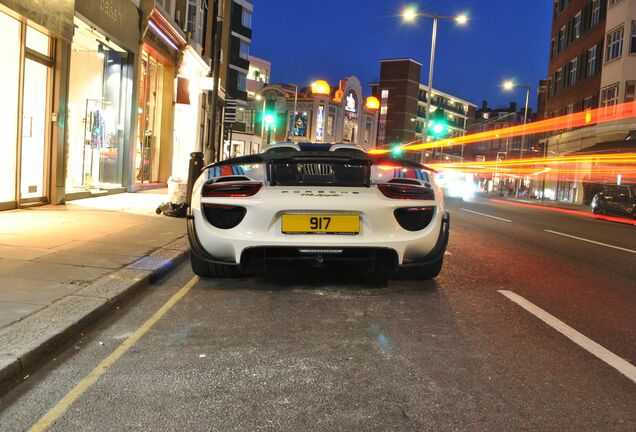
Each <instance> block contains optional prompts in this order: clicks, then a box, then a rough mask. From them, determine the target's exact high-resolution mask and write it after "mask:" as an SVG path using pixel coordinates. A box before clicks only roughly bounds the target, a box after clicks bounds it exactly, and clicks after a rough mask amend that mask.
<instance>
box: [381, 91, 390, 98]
mask: <svg viewBox="0 0 636 432" xmlns="http://www.w3.org/2000/svg"><path fill="white" fill-rule="evenodd" d="M388 98H389V91H388V90H382V99H388Z"/></svg>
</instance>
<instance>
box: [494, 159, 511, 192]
mask: <svg viewBox="0 0 636 432" xmlns="http://www.w3.org/2000/svg"><path fill="white" fill-rule="evenodd" d="M505 154H508V153H507V152H505V151H504V152H497V160H496V162H495V178H498V179H499V184H498V186H499V195H500V196H503V182H502V181H501V176H499V174H498V173H499V161H500V160H501V159H500V156H499V155H505Z"/></svg>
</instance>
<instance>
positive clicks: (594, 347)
mask: <svg viewBox="0 0 636 432" xmlns="http://www.w3.org/2000/svg"><path fill="white" fill-rule="evenodd" d="M499 293H500V294H502V295H504V296H505V297H507V298H508V299H509V300H510V301H512V302H514V303H516V304H518V305H519V306H521V307H522V308H524V309H525V310H527V311H528V312H530V313H531V314H532V315H534V316H536V317H537V318H539V319H540V320H541V321H543V322H544V323H546V324H547V325H549V326H550V327H552V328H553V329H555V330H556V331H558V332H559V333H561V334H562V335H563V336H565V337H567V338H568V339H570V340H571V341H572V342H574V343H575V344H577V345H578V346H580V347H581V348H583V349H585V350H586V351H587V352H589V353H591V354H593V355H595V356H596V357H598V358H599V359H601V360H603V361H604V362H605V363H607V364H608V365H610V366H612V367H613V368H614V369H616V370H617V371H619V372H620V373H622V374H623V375H625V376H626V377H627V378H629V379H630V380H632V381H633V382H634V383H636V366H634V365H633V364H631V363H629V362H628V361H626V360H624V359H622V358H620V357H619V356H617V355H616V354H614V353H613V352H611V351H609V350H608V349H606V348H603V347H602V346H601V345H599V344H597V343H596V342H594V341H593V340H592V339H590V338H588V337H587V336H585V335H583V334H582V333H579V332H578V331H576V330H574V329H573V328H572V327H570V326H569V325H567V324H566V323H564V322H563V321H561V320H560V319H558V318H557V317H555V316H554V315H551V314H549V313H548V312H546V311H544V310H543V309H541V308H540V307H539V306H536V305H535V304H534V303H531V302H529V301H528V300H526V299H525V298H523V297H521V296H520V295H518V294H515V293H513V292H512V291H505V290H499Z"/></svg>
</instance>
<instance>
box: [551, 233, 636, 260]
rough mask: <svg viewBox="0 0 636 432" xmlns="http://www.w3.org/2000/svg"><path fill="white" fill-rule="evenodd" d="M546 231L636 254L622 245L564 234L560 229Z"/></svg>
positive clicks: (635, 251)
mask: <svg viewBox="0 0 636 432" xmlns="http://www.w3.org/2000/svg"><path fill="white" fill-rule="evenodd" d="M544 231H545V232H549V233H551V234H556V235H560V236H563V237H570V238H573V239H577V240H581V241H584V242H588V243H594V244H597V245H600V246H605V247H608V248H612V249H618V250H622V251H625V252H630V253H633V254H636V250H632V249H625V248H622V247H619V246H613V245H610V244H607V243H601V242H597V241H594V240H588V239H585V238H582V237H577V236H573V235H570V234H564V233H561V232H558V231H552V230H544Z"/></svg>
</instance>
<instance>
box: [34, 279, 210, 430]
mask: <svg viewBox="0 0 636 432" xmlns="http://www.w3.org/2000/svg"><path fill="white" fill-rule="evenodd" d="M198 281H199V278H198V277H197V276H194V277H193V278H192V279H190V281H189V282H188V283H187V284H185V285H184V286H183V287H182V288H180V289H179V291H177V292H176V293H175V294H174V295H173V296H172V297H171V298H170V300H168V301H167V302H166V303H165V304H164V305H163V306H161V308H159V310H157V312H155V313H154V314H153V315H152V316H151V317H150V318H148V320H147V321H146V322H145V323H143V324H142V325H141V327H139V328H138V329H137V330H135V332H134V333H133V334H132V335H130V336H129V337H128V338H127V339H126V340H125V341H124V342H122V344H121V345H119V346H118V347H117V349H116V350H115V351H113V352H112V353H111V354H110V355H109V356H108V357H106V358H105V359H104V360H102V361H101V363H100V364H98V365H97V367H96V368H95V369H93V370H92V371H91V372H90V373H89V374H88V375H86V376H85V377H84V378H83V379H82V380H81V381H80V382H79V383H78V384H77V385H76V386H75V387H74V388H73V389H72V390H71V391H69V392H68V393H67V394H66V396H64V397H63V398H62V400H60V401H59V402H58V403H57V405H55V406H54V407H53V408H51V410H50V411H49V412H47V413H46V414H45V415H44V416H42V418H40V420H38V422H37V423H36V424H34V425H33V426H32V427H31V429H29V432H40V431H44V430H46V429H48V428H49V426H51V425H52V424H53V422H55V420H57V419H58V418H60V416H61V415H62V414H64V412H65V411H66V410H67V409H68V408H69V407H70V406H71V405H73V403H74V402H75V401H76V400H77V399H78V398H79V397H80V396H81V395H82V394H84V392H86V390H88V389H89V388H90V387H91V386H92V385H93V384H95V382H96V381H97V380H98V379H99V377H101V376H102V375H103V374H104V373H105V372H106V371H107V370H108V369H109V368H110V367H111V366H112V365H113V364H114V363H115V362H116V361H117V360H119V358H120V357H121V356H123V355H124V354H125V353H126V351H128V350H129V349H130V348H132V347H133V346H134V345H135V344H136V343H137V342H138V341H139V339H141V337H142V336H143V335H145V334H146V332H148V330H150V329H151V328H152V327H153V326H154V325H155V324H156V323H157V321H159V320H160V319H161V317H163V316H164V315H165V314H166V313H167V312H168V311H169V310H170V309H172V308H173V307H174V305H176V304H177V303H178V302H179V300H181V299H182V298H183V297H185V295H186V294H188V292H189V291H190V290H191V289H192V287H193V286H194V285H196V283H197V282H198Z"/></svg>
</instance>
